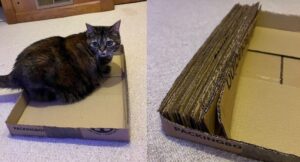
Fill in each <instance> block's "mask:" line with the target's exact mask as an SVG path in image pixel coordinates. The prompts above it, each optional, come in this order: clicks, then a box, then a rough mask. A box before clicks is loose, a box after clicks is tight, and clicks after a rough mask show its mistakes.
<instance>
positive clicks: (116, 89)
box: [7, 53, 128, 130]
mask: <svg viewBox="0 0 300 162" xmlns="http://www.w3.org/2000/svg"><path fill="white" fill-rule="evenodd" d="M110 65H111V68H112V69H111V73H110V75H109V76H108V77H107V78H105V79H104V80H103V81H102V82H101V86H100V88H98V89H96V90H95V91H94V92H93V93H92V94H91V95H89V96H87V97H86V98H85V99H83V100H81V101H79V102H76V103H73V104H61V103H57V102H53V103H41V102H29V103H27V102H26V100H25V96H24V95H21V97H20V98H19V100H18V102H17V103H16V105H15V107H14V108H13V111H12V112H11V114H10V116H9V117H8V119H7V125H16V126H42V127H56V128H101V129H103V128H110V129H126V130H128V119H127V115H128V114H127V113H128V110H127V108H128V107H127V104H128V103H127V80H126V66H125V58H124V54H123V53H119V54H118V55H115V56H114V57H113V60H112V62H111V63H110Z"/></svg>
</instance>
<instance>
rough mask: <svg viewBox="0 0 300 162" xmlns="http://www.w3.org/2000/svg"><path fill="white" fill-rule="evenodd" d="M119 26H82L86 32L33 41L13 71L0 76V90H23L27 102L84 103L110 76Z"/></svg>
mask: <svg viewBox="0 0 300 162" xmlns="http://www.w3.org/2000/svg"><path fill="white" fill-rule="evenodd" d="M120 23H121V21H120V20H119V21H117V22H116V23H115V24H114V25H112V26H92V25H89V24H86V28H87V29H86V31H85V32H82V33H79V34H73V35H70V36H67V37H60V36H54V37H50V38H46V39H43V40H40V41H37V42H35V43H33V44H31V45H30V46H28V47H27V48H25V49H24V50H23V51H22V52H21V53H20V54H19V55H18V57H17V59H16V62H15V64H14V67H13V70H12V71H11V72H10V73H9V74H8V75H4V76H0V88H12V89H23V90H24V92H25V93H26V95H27V96H28V97H29V99H30V100H34V101H45V102H46V101H57V100H62V101H63V102H65V103H73V102H77V101H79V100H82V99H84V98H85V97H86V96H88V95H89V94H91V93H92V92H93V91H94V90H95V89H96V88H97V87H98V86H100V84H99V82H100V81H101V79H102V78H103V77H104V76H105V75H107V74H109V73H110V66H109V65H108V64H109V63H110V62H111V60H112V57H113V55H114V54H115V52H116V51H117V50H118V49H119V48H120V46H121V38H120V32H119V28H120Z"/></svg>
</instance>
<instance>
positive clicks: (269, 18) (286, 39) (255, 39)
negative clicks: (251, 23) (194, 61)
mask: <svg viewBox="0 0 300 162" xmlns="http://www.w3.org/2000/svg"><path fill="white" fill-rule="evenodd" d="M299 101H300V17H297V16H291V15H280V14H276V13H270V12H265V11H260V12H259V15H258V18H257V23H256V26H255V28H254V31H253V34H252V37H251V38H250V42H249V45H248V46H247V47H246V49H245V52H244V56H243V58H242V60H241V61H240V63H239V66H238V69H237V70H236V75H235V77H234V79H233V80H232V82H231V86H230V87H228V86H227V85H226V86H225V87H224V88H223V90H222V92H221V95H220V97H219V98H218V100H217V104H214V106H213V107H211V108H210V110H209V112H213V113H208V116H207V117H206V118H205V120H207V121H209V120H213V121H211V123H213V124H212V125H210V126H209V127H210V128H209V129H217V128H221V133H216V134H214V132H213V131H210V133H209V132H203V131H199V130H196V129H191V128H187V127H184V126H182V125H180V124H177V123H174V122H171V121H169V120H168V119H166V118H165V117H163V116H161V121H162V129H163V130H164V132H165V133H166V134H167V135H170V136H174V137H177V138H182V139H186V140H190V141H194V142H198V143H202V144H205V145H209V146H212V147H215V148H219V149H222V150H226V151H229V152H233V153H236V154H239V155H241V156H246V157H249V158H254V159H258V160H265V161H300V147H299V146H300V140H299V137H300V126H299V125H298V123H300V102H299ZM215 119H216V122H214V120H215ZM217 132H218V131H217Z"/></svg>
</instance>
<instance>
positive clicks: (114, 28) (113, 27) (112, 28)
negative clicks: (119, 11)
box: [111, 20, 121, 32]
mask: <svg viewBox="0 0 300 162" xmlns="http://www.w3.org/2000/svg"><path fill="white" fill-rule="evenodd" d="M120 25H121V20H119V21H117V22H116V23H115V24H114V25H112V26H111V30H112V31H114V32H119V30H120Z"/></svg>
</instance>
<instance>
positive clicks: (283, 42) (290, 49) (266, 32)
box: [249, 26, 300, 58]
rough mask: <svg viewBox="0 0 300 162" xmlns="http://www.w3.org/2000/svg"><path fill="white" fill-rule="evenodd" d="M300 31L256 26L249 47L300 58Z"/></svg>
mask: <svg viewBox="0 0 300 162" xmlns="http://www.w3.org/2000/svg"><path fill="white" fill-rule="evenodd" d="M299 42H300V33H298V32H291V31H285V30H278V29H271V28H266V27H260V26H256V27H255V29H254V32H253V36H252V41H250V44H249V49H251V50H258V51H263V52H270V53H275V54H281V55H286V56H292V57H297V58H300V50H299V44H300V43H299Z"/></svg>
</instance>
